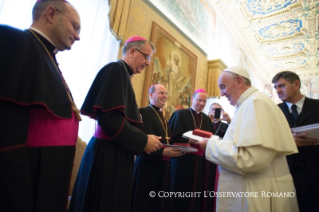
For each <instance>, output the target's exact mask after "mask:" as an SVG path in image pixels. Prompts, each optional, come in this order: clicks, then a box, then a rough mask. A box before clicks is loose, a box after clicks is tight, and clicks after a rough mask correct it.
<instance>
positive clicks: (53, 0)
mask: <svg viewBox="0 0 319 212" xmlns="http://www.w3.org/2000/svg"><path fill="white" fill-rule="evenodd" d="M66 4H70V3H69V2H67V1H65V0H42V1H38V2H36V3H35V5H34V6H33V9H32V19H33V21H37V20H39V19H40V17H41V13H42V12H43V11H45V10H46V8H47V7H49V6H53V7H54V8H56V9H57V10H59V12H61V13H63V12H64V10H65V6H66Z"/></svg>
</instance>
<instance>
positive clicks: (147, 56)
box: [134, 48, 151, 62]
mask: <svg viewBox="0 0 319 212" xmlns="http://www.w3.org/2000/svg"><path fill="white" fill-rule="evenodd" d="M134 49H135V50H136V51H138V52H139V53H141V54H142V55H143V56H144V58H145V60H147V61H148V62H151V56H150V55H148V54H145V53H143V52H141V50H139V49H137V48H134Z"/></svg>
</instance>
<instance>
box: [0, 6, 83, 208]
mask: <svg viewBox="0 0 319 212" xmlns="http://www.w3.org/2000/svg"><path fill="white" fill-rule="evenodd" d="M41 4H45V3H44V2H40V1H38V2H37V3H36V4H35V6H34V8H35V9H34V10H35V11H36V12H37V14H38V15H39V17H38V18H34V19H33V23H32V27H31V28H30V29H28V30H25V31H21V30H18V29H14V28H11V27H9V26H3V25H1V26H0V65H1V71H0V117H1V118H0V211H2V212H6V211H9V212H14V211H18V212H22V211H66V210H67V208H66V207H67V203H68V189H69V182H70V174H71V172H72V164H73V159H74V153H75V144H76V139H77V133H78V124H79V122H78V120H77V118H76V115H78V114H75V113H74V112H76V111H73V110H72V106H73V104H74V103H73V99H72V95H71V93H70V91H69V89H68V87H67V85H66V83H65V81H64V79H63V77H62V75H61V72H60V70H59V68H58V66H57V61H56V59H55V53H57V51H58V50H59V51H63V50H65V49H69V48H71V46H72V44H73V42H74V41H76V40H79V35H78V32H77V31H76V30H74V27H73V26H72V24H70V23H69V20H67V19H65V17H64V16H63V15H62V14H59V13H57V11H56V10H54V8H53V7H52V6H51V7H43V10H41V9H39V8H40V7H41ZM50 4H54V2H51V3H50ZM61 5H63V6H64V8H65V11H64V12H65V13H67V15H68V16H69V17H70V18H72V20H74V22H75V23H78V26H80V17H79V15H78V13H77V12H76V11H75V9H74V8H73V6H71V5H70V4H69V3H67V2H62V1H61V2H60V3H59V6H61ZM55 6H56V5H55ZM49 13H50V17H48V16H46V15H45V14H49ZM63 17H64V18H63ZM51 18H52V19H51ZM48 19H50V24H49V21H48ZM57 21H60V22H59V24H57V23H56V22H57ZM49 25H50V26H49ZM61 26H64V27H62V28H61ZM66 33H69V34H70V35H69V37H68V38H67V39H64V40H63V38H64V37H65V34H66ZM70 38H72V39H73V40H71V39H70ZM57 40H59V41H60V43H59V42H57ZM61 41H62V43H63V47H62V46H61ZM59 44H60V45H59Z"/></svg>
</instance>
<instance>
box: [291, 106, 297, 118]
mask: <svg viewBox="0 0 319 212" xmlns="http://www.w3.org/2000/svg"><path fill="white" fill-rule="evenodd" d="M291 111H292V113H291V114H292V117H293V119H294V121H295V122H296V121H297V119H298V111H297V106H296V105H295V104H293V105H292V106H291Z"/></svg>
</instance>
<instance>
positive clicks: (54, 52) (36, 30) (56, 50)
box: [29, 27, 58, 54]
mask: <svg viewBox="0 0 319 212" xmlns="http://www.w3.org/2000/svg"><path fill="white" fill-rule="evenodd" d="M29 29H31V30H33V31H35V32H36V33H38V34H40V35H41V36H42V37H44V38H45V39H46V40H47V41H49V42H50V43H51V44H52V45H53V46H54V47H55V49H54V50H53V54H56V53H58V49H57V47H56V46H55V45H54V43H53V42H52V41H51V40H50V39H49V38H48V37H47V36H46V35H45V34H44V33H43V32H41V31H40V30H38V29H36V28H34V27H30V28H29Z"/></svg>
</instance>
